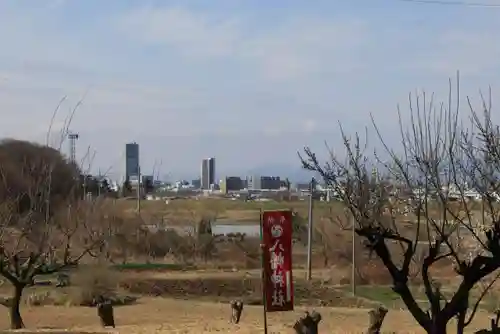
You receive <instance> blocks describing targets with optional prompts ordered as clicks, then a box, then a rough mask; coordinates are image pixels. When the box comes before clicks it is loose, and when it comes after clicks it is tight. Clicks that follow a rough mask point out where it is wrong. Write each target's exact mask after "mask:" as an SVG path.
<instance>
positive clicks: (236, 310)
mask: <svg viewBox="0 0 500 334" xmlns="http://www.w3.org/2000/svg"><path fill="white" fill-rule="evenodd" d="M242 312H243V302H242V301H240V300H233V301H232V302H231V322H232V323H233V324H238V323H239V322H240V318H241V313H242Z"/></svg>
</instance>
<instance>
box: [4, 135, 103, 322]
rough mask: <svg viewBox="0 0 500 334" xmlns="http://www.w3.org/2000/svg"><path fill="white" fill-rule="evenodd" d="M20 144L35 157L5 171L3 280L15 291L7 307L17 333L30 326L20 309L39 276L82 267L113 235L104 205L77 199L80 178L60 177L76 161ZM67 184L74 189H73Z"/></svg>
mask: <svg viewBox="0 0 500 334" xmlns="http://www.w3.org/2000/svg"><path fill="white" fill-rule="evenodd" d="M14 144H15V146H16V147H20V148H24V149H25V152H28V153H29V154H26V155H25V158H24V161H22V162H23V163H22V164H18V165H17V168H18V169H17V170H15V171H14V170H10V171H9V172H8V173H7V172H6V170H5V169H4V166H5V165H2V167H1V168H0V171H1V173H0V180H1V183H2V186H3V187H2V191H3V202H2V205H1V208H0V231H1V232H0V275H2V276H3V277H5V278H6V279H7V280H8V281H9V282H10V283H11V284H12V285H13V288H14V293H13V296H12V298H11V299H10V300H9V302H8V305H6V306H8V307H9V308H10V320H11V328H13V329H17V328H22V327H24V324H23V320H22V317H21V314H20V310H19V305H20V301H21V298H22V294H23V291H24V288H25V287H26V286H29V285H31V284H32V282H33V279H34V277H35V276H37V275H45V274H52V273H57V272H59V271H61V270H63V269H65V268H67V267H69V266H74V265H77V264H78V262H79V261H80V260H81V259H82V258H83V257H84V256H85V255H91V254H93V252H94V251H95V250H99V249H100V248H101V247H102V245H103V240H104V236H105V235H107V233H108V230H107V224H105V223H104V220H105V219H106V218H105V215H104V213H103V211H102V210H101V208H100V205H99V203H98V202H89V201H81V200H79V196H73V194H76V193H78V189H76V190H75V187H78V186H79V184H78V183H77V182H76V183H75V182H74V179H73V177H74V176H75V175H74V174H73V173H71V172H66V173H65V174H55V173H54V172H55V171H56V170H64V171H66V170H71V168H69V169H68V168H66V167H64V166H65V165H64V164H65V163H66V164H67V165H68V166H69V165H70V164H71V163H70V162H65V160H64V158H63V157H62V156H61V155H60V153H59V152H57V151H56V150H54V149H52V148H49V147H46V146H43V147H40V146H37V145H34V144H30V143H22V142H19V141H15V142H14ZM6 152H10V151H2V154H3V156H2V157H3V158H8V154H7V153H6ZM37 152H38V154H37ZM17 162H18V163H20V162H21V160H17ZM11 166H14V165H11ZM7 167H8V168H11V167H10V166H9V165H8V166H7ZM19 180H22V182H21V183H19V182H18V181H19ZM65 182H66V183H67V184H69V185H74V187H67V186H66V185H64V183H65ZM10 185H14V186H12V187H11V186H10ZM58 187H59V188H58ZM56 195H57V196H56Z"/></svg>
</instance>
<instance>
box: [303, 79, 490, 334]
mask: <svg viewBox="0 0 500 334" xmlns="http://www.w3.org/2000/svg"><path fill="white" fill-rule="evenodd" d="M451 91H452V90H451V82H450V98H449V101H450V102H449V103H448V104H435V102H434V100H433V97H430V98H429V96H427V95H425V94H424V95H421V96H417V97H416V98H412V96H411V95H410V111H409V120H408V122H409V123H408V126H405V123H406V122H405V121H404V120H403V117H402V116H401V113H399V120H400V122H399V124H400V130H401V131H400V133H401V141H398V142H401V145H400V146H399V147H397V146H389V143H388V141H386V140H385V139H384V138H383V136H382V135H381V134H380V131H379V129H378V127H377V125H376V122H375V121H374V120H373V118H372V124H373V125H374V129H375V133H377V137H378V138H379V139H380V143H381V145H380V146H381V147H383V148H384V149H383V155H384V157H382V155H381V154H379V153H377V152H375V154H371V153H370V151H368V146H367V145H366V144H364V142H366V140H365V141H363V140H361V137H360V136H359V135H356V136H354V137H352V138H351V137H349V136H348V135H347V134H346V133H345V132H344V130H343V128H342V127H341V129H340V130H341V134H342V143H343V147H344V149H345V150H344V152H345V154H344V155H343V156H340V155H338V154H336V153H334V152H333V150H330V149H329V152H328V153H329V154H328V157H329V159H328V161H326V162H321V161H320V159H319V158H318V157H317V155H316V154H315V153H314V152H312V151H311V150H310V149H309V148H306V149H305V154H302V155H300V154H299V156H300V158H301V161H302V164H303V166H304V167H305V168H306V169H309V170H311V171H315V172H318V173H319V174H320V175H321V176H322V177H323V179H324V180H325V182H326V183H327V185H328V186H330V187H332V188H333V189H334V190H335V191H336V192H337V194H338V195H339V197H340V199H341V201H342V202H343V204H344V206H345V208H346V210H347V211H348V213H349V215H351V216H352V217H353V218H354V220H355V222H356V228H355V232H356V234H357V235H358V236H359V237H361V238H362V239H364V244H365V245H366V247H367V248H368V250H369V251H370V253H372V254H375V255H376V256H377V257H378V258H379V259H380V260H381V262H382V263H383V264H384V266H385V268H386V269H387V271H388V273H389V274H390V276H391V278H392V288H393V290H394V291H395V292H396V293H397V294H398V295H399V296H400V298H401V299H402V301H403V303H404V304H405V305H406V307H407V309H408V311H409V312H410V313H411V314H412V315H413V317H414V318H415V320H416V321H417V322H418V324H419V325H420V326H421V327H422V328H423V329H424V330H425V331H426V332H427V333H432V334H444V333H446V331H447V325H448V323H449V322H450V320H452V319H453V318H456V320H457V322H456V326H457V327H456V330H453V332H454V333H463V332H464V328H465V327H466V326H467V325H469V324H470V322H471V321H472V319H473V318H474V315H475V313H476V310H477V309H478V306H479V303H480V301H481V299H482V298H483V297H484V295H485V294H486V293H487V291H488V289H489V288H490V287H491V286H492V284H493V283H494V281H495V280H496V277H498V274H496V272H497V271H498V269H499V267H500V213H499V211H498V210H499V205H498V203H497V201H498V198H499V196H498V194H499V193H500V192H499V189H498V188H499V186H500V183H499V179H498V177H499V175H500V174H499V172H500V146H499V140H498V139H499V138H500V131H499V128H498V126H495V125H494V124H493V120H492V117H491V116H492V113H491V105H490V104H489V103H487V102H485V100H484V99H482V101H483V103H482V105H481V108H482V110H481V112H476V111H475V109H474V108H473V107H472V103H471V102H470V101H469V100H468V101H469V103H468V106H467V113H466V114H464V113H461V109H460V108H459V105H458V102H456V103H452V102H451V101H452V100H453V99H452V94H451ZM457 92H458V84H457ZM456 100H457V101H459V98H458V96H457V99H456ZM464 124H469V125H468V126H467V127H466V126H464ZM391 140H392V141H391V143H393V142H394V140H393V139H392V138H391ZM471 190H475V191H476V192H477V193H478V194H479V197H480V198H481V200H482V202H481V203H480V204H478V203H476V202H475V201H471V200H469V199H470V196H471V195H470V193H471ZM408 218H410V219H411V220H412V223H413V225H414V229H413V231H412V232H411V233H409V232H407V231H405V232H402V224H401V223H402V222H403V221H404V220H408ZM422 235H426V238H425V240H422V237H421V236H422ZM398 244H399V245H400V246H401V248H398V247H393V246H394V245H398ZM422 244H424V245H428V246H427V247H425V249H424V251H423V253H422V250H421V249H420V248H421V246H422ZM417 245H418V246H419V247H418V248H417ZM442 261H447V262H448V263H453V265H454V268H455V271H456V274H457V277H458V278H459V284H458V287H457V288H456V289H454V290H453V291H451V292H450V293H447V294H446V296H445V294H444V293H443V291H442V290H441V286H442V284H440V282H439V280H438V278H437V277H433V275H432V271H431V268H432V267H433V266H435V265H436V264H437V263H439V262H442ZM415 266H416V267H418V268H417V269H418V270H417V271H416V272H417V273H418V275H419V276H420V278H421V280H422V282H423V286H424V290H425V296H426V298H427V301H428V305H429V306H428V308H427V307H426V306H427V304H419V303H418V302H417V299H416V296H415V295H414V293H413V292H412V290H410V287H409V278H410V275H411V272H412V267H415ZM413 272H415V271H413ZM481 286H483V287H485V288H484V289H482V290H481V291H480V293H478V294H476V293H473V290H474V291H475V290H480V287H481ZM478 295H479V297H478Z"/></svg>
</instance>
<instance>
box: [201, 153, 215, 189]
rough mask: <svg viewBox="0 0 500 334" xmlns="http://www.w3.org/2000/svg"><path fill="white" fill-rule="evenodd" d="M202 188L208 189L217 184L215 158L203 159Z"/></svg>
mask: <svg viewBox="0 0 500 334" xmlns="http://www.w3.org/2000/svg"><path fill="white" fill-rule="evenodd" d="M200 179H201V189H205V190H208V189H210V186H211V185H212V184H215V158H208V159H203V160H202V161H201V175H200Z"/></svg>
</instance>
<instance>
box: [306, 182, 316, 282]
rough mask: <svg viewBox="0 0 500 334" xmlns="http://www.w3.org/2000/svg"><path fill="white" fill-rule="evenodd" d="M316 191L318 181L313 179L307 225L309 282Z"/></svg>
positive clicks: (308, 277)
mask: <svg viewBox="0 0 500 334" xmlns="http://www.w3.org/2000/svg"><path fill="white" fill-rule="evenodd" d="M315 189H316V180H315V179H314V177H313V178H312V179H311V184H310V188H309V217H308V224H307V280H308V281H310V280H311V279H312V234H313V226H312V225H313V195H314V190H315Z"/></svg>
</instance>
